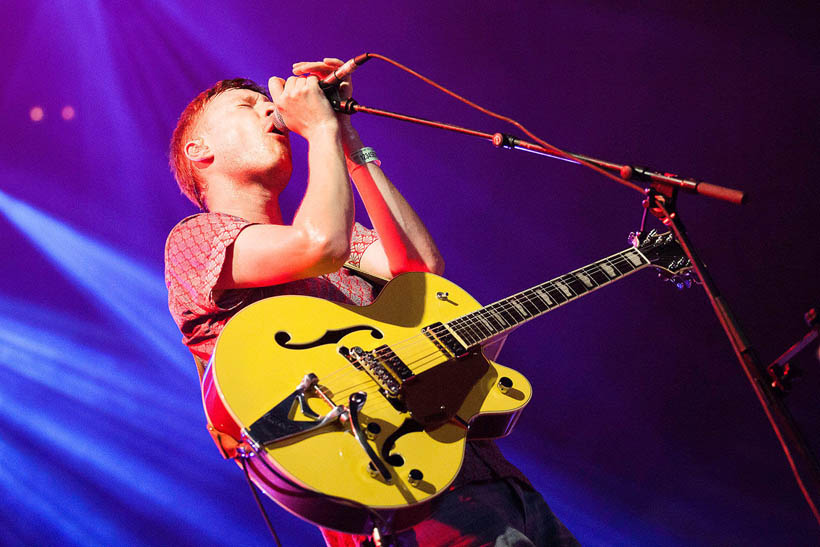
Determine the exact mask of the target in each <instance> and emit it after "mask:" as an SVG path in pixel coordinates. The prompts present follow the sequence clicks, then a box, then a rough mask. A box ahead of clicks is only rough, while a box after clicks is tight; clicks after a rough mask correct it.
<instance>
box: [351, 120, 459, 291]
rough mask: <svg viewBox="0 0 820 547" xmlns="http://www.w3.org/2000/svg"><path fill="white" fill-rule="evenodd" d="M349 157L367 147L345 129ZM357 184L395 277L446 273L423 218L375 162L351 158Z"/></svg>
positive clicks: (356, 135)
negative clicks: (407, 274)
mask: <svg viewBox="0 0 820 547" xmlns="http://www.w3.org/2000/svg"><path fill="white" fill-rule="evenodd" d="M342 128H343V129H342V136H343V138H342V142H343V145H344V150H345V155H346V156H347V157H348V158H349V157H350V154H352V153H353V152H355V151H356V150H359V149H361V148H362V147H363V144H362V141H361V139H360V138H359V135H358V133H357V132H356V131H355V129H353V128H352V127H350V126H349V125H345V124H343V126H342ZM348 169H349V171H350V176H351V178H352V179H353V183H354V184H355V185H356V189H357V190H358V192H359V195H360V196H361V198H362V202H363V203H364V205H365V208H366V209H367V213H368V216H369V217H370V220H371V221H372V223H373V227H374V228H375V230H376V232H377V233H378V234H379V239H380V240H381V242H382V246H383V248H384V251H385V254H386V256H387V261H388V264H389V267H390V271H391V273H392V274H393V275H397V274H399V273H402V272H408V271H429V272H433V273H442V271H443V269H444V263H443V260H442V258H441V255H440V253H439V251H438V248H437V247H436V244H435V242H434V241H433V238H432V236H431V235H430V233H429V232H428V231H427V228H426V227H425V225H424V223H423V222H422V221H421V219H420V218H419V216H418V215H417V214H416V212H415V211H414V210H413V208H412V207H411V206H410V204H409V203H408V202H407V200H405V199H404V196H402V195H401V193H400V192H399V191H398V189H396V187H395V186H394V185H393V183H392V182H391V181H390V179H388V178H387V176H386V175H385V174H384V172H383V171H382V169H381V167H379V166H378V165H377V164H375V163H372V162H371V163H366V164H365V165H356V164H354V163H352V162H351V161H350V160H349V159H348Z"/></svg>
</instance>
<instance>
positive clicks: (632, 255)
mask: <svg viewBox="0 0 820 547" xmlns="http://www.w3.org/2000/svg"><path fill="white" fill-rule="evenodd" d="M624 256H626V258H627V260H629V261H630V262H631V263H632V265H633V266H635V267H636V268H640V267H641V266H643V265H644V264H649V262H647V261H646V259H645V258H644V257H643V255H641V253H639V252H638V250H637V249H629V250H627V251H626V252H624Z"/></svg>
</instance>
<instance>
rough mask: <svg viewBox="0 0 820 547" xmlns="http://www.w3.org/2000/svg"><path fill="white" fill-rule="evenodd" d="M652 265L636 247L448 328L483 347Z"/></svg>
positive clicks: (467, 343) (541, 285) (462, 337)
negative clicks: (554, 310) (521, 326)
mask: <svg viewBox="0 0 820 547" xmlns="http://www.w3.org/2000/svg"><path fill="white" fill-rule="evenodd" d="M647 265H649V261H648V260H647V259H646V258H645V257H644V256H643V255H642V254H641V253H640V252H639V251H638V250H637V249H635V248H634V247H630V248H629V249H626V250H624V251H621V252H620V253H617V254H614V255H612V256H610V257H607V258H605V259H603V260H599V261H598V262H594V263H592V264H590V265H589V266H584V267H583V268H580V269H578V270H575V271H572V272H570V273H568V274H565V275H562V276H561V277H556V278H555V279H552V280H550V281H547V282H546V283H542V284H540V285H536V286H535V287H532V288H530V289H527V290H525V291H521V292H520V293H517V294H514V295H512V296H510V297H509V298H505V299H503V300H499V301H498V302H495V303H493V304H490V305H489V306H484V307H483V308H481V309H479V310H476V311H474V312H472V313H468V314H467V315H462V316H461V317H458V318H456V319H453V320H452V321H450V322H449V323H446V324H445V325H446V326H447V327H448V328H449V329H450V330H451V331H452V332H453V333H455V334H456V335H457V336H458V337H459V338H460V339H461V340H462V341H463V343H464V344H465V345H466V346H467V347H474V346H477V345H479V344H483V343H485V342H487V341H489V340H491V339H492V338H495V337H497V336H499V335H502V334H505V333H506V332H508V331H510V330H512V329H514V328H515V327H517V326H519V325H521V324H522V323H526V322H527V321H529V320H531V319H534V318H536V317H539V316H541V315H543V314H545V313H547V312H548V311H551V310H553V309H555V308H557V307H558V306H563V305H564V304H566V303H567V302H570V301H572V300H575V299H576V298H579V297H581V296H583V295H585V294H588V293H591V292H592V291H594V290H596V289H599V288H601V287H603V286H604V285H608V284H610V283H612V282H613V281H616V280H618V279H621V278H622V277H625V276H627V275H629V274H631V273H633V272H636V271H638V270H640V269H641V268H643V267H645V266H647Z"/></svg>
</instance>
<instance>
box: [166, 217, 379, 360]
mask: <svg viewBox="0 0 820 547" xmlns="http://www.w3.org/2000/svg"><path fill="white" fill-rule="evenodd" d="M251 224H253V223H251V222H248V221H247V220H244V219H241V218H239V217H235V216H232V215H227V214H224V213H200V214H197V215H193V216H190V217H188V218H186V219H184V220H182V221H181V222H180V223H179V224H177V225H176V226H175V227H174V229H173V230H171V233H170V235H169V236H168V241H167V242H166V244H165V285H166V286H167V287H168V307H169V309H170V310H171V315H172V316H173V318H174V321H175V322H176V324H177V326H178V327H179V330H180V331H182V341H183V342H184V343H185V344H186V345H187V346H188V349H190V350H191V353H193V354H194V355H196V356H197V357H199V358H200V359H202V360H204V361H206V362H207V361H208V359H210V358H211V354H212V353H213V351H214V346H215V345H216V338H217V336H219V333H220V332H222V328H223V327H224V326H225V324H226V323H227V322H228V320H229V319H230V318H231V317H233V316H234V314H235V313H236V312H238V311H239V310H240V309H242V308H244V307H245V306H247V305H248V304H251V303H253V302H256V301H257V300H261V299H263V298H267V297H269V296H279V295H283V294H302V295H307V296H315V297H317V298H323V299H325V300H332V301H334V302H341V303H345V304H355V305H357V306H363V305H366V304H370V303H371V302H372V301H373V297H374V294H373V287H372V286H371V285H370V284H369V283H367V282H366V281H365V280H363V279H362V278H360V277H358V276H356V275H353V274H351V273H350V271H349V270H347V269H345V268H342V269H340V270H339V271H337V272H333V273H329V274H325V275H322V276H319V277H311V278H307V279H299V280H297V281H292V282H290V283H282V284H280V285H271V286H269V287H254V288H250V289H228V290H224V291H218V290H214V285H216V282H217V280H218V279H219V274H220V273H221V272H222V266H223V264H224V262H225V252H226V250H227V248H228V247H229V246H230V245H231V244H233V242H234V241H235V240H236V236H238V235H239V232H241V231H242V230H243V229H244V228H245V227H247V226H250V225H251ZM378 238H379V237H378V236H377V235H376V232H375V231H373V230H368V229H366V228H365V227H364V226H362V225H361V224H358V223H357V224H356V225H355V227H354V229H353V237H352V240H351V245H350V257H349V259H348V261H349V262H351V263H352V264H353V265H354V266H358V265H359V262H360V261H361V259H362V255H363V254H364V251H365V249H367V247H369V246H370V244H371V243H373V242H374V241H376V240H377V239H378Z"/></svg>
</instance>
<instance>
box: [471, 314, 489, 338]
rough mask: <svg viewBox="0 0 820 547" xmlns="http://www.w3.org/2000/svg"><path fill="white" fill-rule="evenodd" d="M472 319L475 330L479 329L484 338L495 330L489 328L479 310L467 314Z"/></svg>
mask: <svg viewBox="0 0 820 547" xmlns="http://www.w3.org/2000/svg"><path fill="white" fill-rule="evenodd" d="M467 317H468V318H469V320H470V324H471V325H472V326H473V328H474V329H475V330H477V331H478V332H479V333H480V334H481V337H482V338H489V337H490V336H492V335H493V334H495V333H494V332H492V329H489V328H487V325H486V324H485V322H484V319H483V318H482V317H481V315H480V314H479V312H473V313H471V314H470V315H468V316H467Z"/></svg>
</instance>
